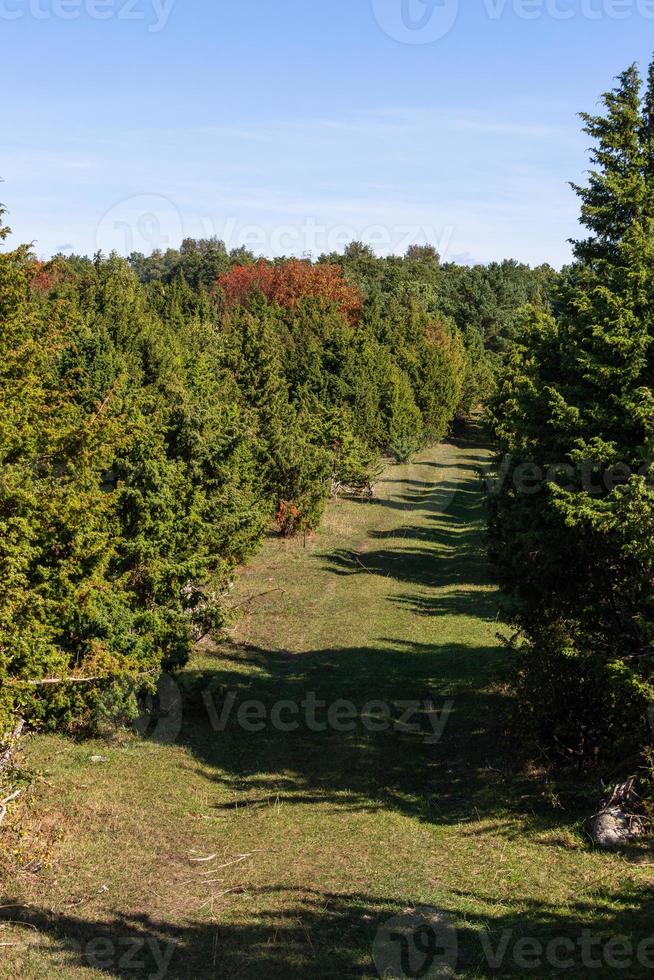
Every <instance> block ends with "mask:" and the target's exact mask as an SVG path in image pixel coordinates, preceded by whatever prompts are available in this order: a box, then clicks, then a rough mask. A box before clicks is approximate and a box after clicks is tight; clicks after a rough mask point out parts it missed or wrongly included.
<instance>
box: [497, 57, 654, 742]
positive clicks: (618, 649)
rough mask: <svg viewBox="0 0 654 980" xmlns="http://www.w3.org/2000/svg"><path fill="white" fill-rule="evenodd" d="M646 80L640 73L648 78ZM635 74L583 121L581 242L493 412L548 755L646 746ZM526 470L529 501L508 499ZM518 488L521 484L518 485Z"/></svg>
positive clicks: (509, 569)
mask: <svg viewBox="0 0 654 980" xmlns="http://www.w3.org/2000/svg"><path fill="white" fill-rule="evenodd" d="M650 76H651V72H650ZM639 92H640V79H639V76H638V73H637V70H636V69H635V68H634V67H632V68H630V69H628V70H627V71H626V72H625V73H623V75H621V76H620V77H619V79H618V85H617V87H616V88H615V89H614V90H613V91H611V92H609V93H608V94H607V95H605V96H604V100H603V101H604V105H605V110H606V111H605V114H604V115H603V116H593V117H591V116H584V120H585V122H586V131H587V132H588V133H590V134H591V135H592V136H593V137H594V138H595V139H596V141H597V146H596V148H595V150H594V151H593V160H594V162H595V164H596V169H595V170H593V171H592V172H591V175H590V182H589V186H588V187H585V188H578V192H579V195H580V197H581V201H582V220H583V222H584V223H585V224H586V226H587V228H588V229H589V231H590V236H589V237H588V238H587V239H586V240H584V241H581V242H577V243H576V244H575V252H576V255H577V263H576V265H575V266H574V267H573V269H572V270H571V271H570V273H569V275H568V277H567V280H566V281H564V283H563V286H562V288H561V291H560V295H559V297H558V298H557V304H556V305H557V308H558V316H557V318H556V319H554V318H553V317H551V316H550V315H548V314H546V313H544V312H543V311H538V310H534V311H533V312H532V314H531V316H530V317H529V318H528V323H527V325H526V329H525V332H524V333H523V336H522V338H521V340H520V343H519V344H518V345H516V347H515V349H514V351H513V352H512V354H511V356H510V358H509V361H508V364H507V367H506V369H505V371H504V372H503V375H502V376H501V378H500V384H499V389H498V394H497V397H496V400H495V404H494V407H493V417H494V420H495V428H496V432H497V434H498V437H499V440H500V444H501V448H502V449H503V450H504V452H506V453H508V454H510V455H511V458H512V466H513V470H512V471H511V473H510V477H511V478H510V479H507V480H506V481H505V483H504V485H503V487H502V490H501V492H500V493H499V495H498V496H497V497H496V498H495V499H494V500H493V517H492V529H493V535H494V547H495V550H496V554H497V557H498V560H499V566H500V571H501V574H502V576H503V580H504V583H505V585H506V586H507V588H508V589H509V590H510V592H511V593H512V595H513V596H514V598H515V600H516V601H517V606H516V617H517V621H518V623H519V624H520V625H521V626H522V627H523V629H524V630H525V632H526V635H527V637H528V640H529V647H528V650H529V653H528V657H527V662H526V667H525V669H524V671H523V674H522V691H523V695H524V699H525V706H526V707H527V709H528V711H529V712H530V724H531V726H532V729H533V730H534V731H535V732H537V733H538V735H539V736H540V737H541V739H542V740H543V741H544V742H545V743H546V744H548V745H549V746H550V747H552V746H558V747H559V748H563V749H564V751H567V752H569V753H573V754H575V755H576V756H578V757H584V756H588V755H589V754H591V753H594V752H595V753H596V752H605V753H607V754H611V752H613V754H614V755H616V754H617V753H619V752H620V751H621V750H622V751H626V748H625V747H626V746H629V745H631V746H632V747H633V746H634V745H635V744H637V742H638V738H639V737H640V738H641V740H644V739H645V738H646V736H647V732H648V730H647V724H646V718H647V706H648V698H651V697H653V696H654V687H652V683H651V682H652V678H653V676H654V673H653V670H652V667H653V664H652V659H651V656H650V655H648V654H647V651H648V649H649V645H650V644H651V639H652V634H653V626H652V624H653V623H654V607H653V605H652V595H651V581H652V576H653V574H654V539H652V538H651V537H648V536H647V534H646V535H645V537H643V536H642V534H640V533H638V532H637V531H636V519H635V514H636V513H637V514H639V519H640V520H641V521H642V527H643V529H647V528H649V527H651V525H652V515H653V514H654V509H653V508H654V489H653V487H652V482H651V477H650V476H649V475H648V474H647V472H646V468H647V462H648V460H649V459H651V457H652V451H653V450H654V399H653V395H652V390H651V379H652V375H651V368H650V364H651V356H652V346H653V344H654V317H653V312H652V311H653V305H652V299H653V298H654V261H653V260H654V251H653V249H654V234H653V231H654V227H653V225H652V218H653V213H652V207H651V202H652V200H653V198H652V190H653V188H652V178H651V175H650V174H649V170H648V164H647V159H648V154H647V146H648V139H649V136H648V132H649V123H648V112H649V110H648V99H649V98H650V96H649V95H648V96H647V97H646V100H645V102H644V104H643V103H641V100H640V97H639ZM525 464H527V465H528V466H530V467H532V469H530V470H529V472H530V473H533V472H534V470H533V467H534V466H535V467H537V472H540V473H541V475H542V477H543V478H544V480H543V481H542V482H541V484H540V486H538V485H537V486H535V487H534V486H533V485H532V486H530V487H529V488H527V490H525V487H524V486H522V487H520V486H519V483H520V473H521V472H522V473H524V472H526V471H525V470H524V469H521V467H523V466H524V465H525ZM516 477H517V479H516Z"/></svg>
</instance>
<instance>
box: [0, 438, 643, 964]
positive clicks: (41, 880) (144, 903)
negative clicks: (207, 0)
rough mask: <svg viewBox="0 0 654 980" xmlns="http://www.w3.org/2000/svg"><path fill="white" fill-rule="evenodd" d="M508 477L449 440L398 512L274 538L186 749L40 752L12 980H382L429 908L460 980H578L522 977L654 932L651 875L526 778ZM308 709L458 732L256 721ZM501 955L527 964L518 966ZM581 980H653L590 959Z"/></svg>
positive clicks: (19, 853)
mask: <svg viewBox="0 0 654 980" xmlns="http://www.w3.org/2000/svg"><path fill="white" fill-rule="evenodd" d="M485 458H486V450H485V448H484V447H483V445H480V444H477V443H476V442H475V440H474V438H473V437H469V438H468V439H467V440H461V441H458V442H457V443H448V444H444V445H442V446H440V447H437V448H436V449H434V450H431V451H429V452H427V453H424V454H423V455H422V456H421V457H419V458H418V460H417V461H416V462H415V463H414V464H412V465H410V466H403V467H400V466H395V467H392V468H390V469H389V470H388V472H387V474H386V475H385V478H384V480H383V481H382V482H381V483H380V484H379V487H378V499H377V500H376V501H374V502H364V501H344V500H340V501H337V502H335V503H333V504H332V505H330V508H329V510H328V514H327V518H326V521H325V524H324V527H323V529H322V530H321V531H320V533H319V534H318V535H316V537H315V538H312V539H310V540H308V541H307V542H306V546H305V545H304V543H303V542H302V541H280V540H278V539H274V538H271V539H270V540H269V541H268V542H267V543H266V545H265V546H264V549H263V551H262V553H261V554H260V555H259V557H258V559H257V560H256V562H254V563H253V564H252V565H251V566H250V567H249V568H247V569H246V570H244V572H243V575H242V576H241V579H240V582H239V585H238V588H237V589H236V590H235V593H234V599H233V604H234V605H235V606H239V607H240V609H241V611H242V612H244V613H245V614H244V615H242V617H241V618H240V619H239V621H238V624H237V626H236V628H235V629H234V630H233V633H232V635H231V636H230V639H229V641H226V642H224V643H222V644H221V645H220V646H218V647H214V646H212V645H203V647H202V648H201V649H200V650H199V651H198V654H197V657H196V659H195V661H194V663H192V664H191V665H190V666H189V668H188V670H187V671H186V672H185V674H184V677H183V678H182V686H183V688H184V692H185V709H184V718H183V727H182V730H181V732H180V734H179V737H178V738H177V739H176V740H175V741H174V742H173V743H172V744H158V743H157V742H155V741H153V740H151V739H148V738H145V739H137V738H123V739H122V740H118V741H115V742H111V743H106V742H94V743H92V744H89V743H74V742H71V741H68V740H66V739H64V738H61V737H55V736H48V737H46V736H39V737H36V738H34V739H33V740H32V741H31V743H30V744H29V746H28V749H27V760H26V762H27V764H28V765H29V766H30V767H32V768H33V769H36V770H38V771H40V772H41V773H42V775H43V779H40V780H38V781H37V782H36V784H35V789H34V791H33V793H32V795H31V798H30V800H29V805H24V806H22V807H20V808H18V809H16V810H15V811H14V812H13V814H12V816H11V818H10V820H9V821H8V822H7V823H6V824H5V828H6V829H5V830H4V831H3V840H4V842H5V849H6V850H7V851H11V852H13V853H12V854H9V855H8V856H6V857H5V860H4V863H3V867H4V869H5V876H6V878H5V882H4V894H5V897H4V900H3V901H2V902H1V903H0V904H1V905H2V906H3V908H2V909H1V910H0V916H2V917H3V920H4V921H3V924H1V925H0V943H7V944H13V945H6V946H0V976H2V977H5V976H6V977H14V976H18V975H20V976H23V977H28V978H30V977H43V976H49V977H77V976H80V977H101V976H107V975H110V976H140V975H143V976H145V975H150V976H153V975H156V973H157V971H156V964H155V963H154V960H153V958H152V955H149V958H148V957H146V959H145V960H144V965H143V968H142V969H130V968H128V967H129V964H126V963H125V962H123V963H122V965H121V963H120V962H119V961H120V957H121V955H124V953H125V952H127V950H128V945H129V943H130V942H131V941H132V940H134V939H137V940H138V941H147V942H154V941H158V942H161V943H163V944H164V945H165V944H166V943H173V944H174V948H173V947H172V946H171V947H170V952H171V956H172V958H171V960H170V965H169V969H168V972H167V976H168V977H179V978H193V977H220V978H228V977H229V978H232V977H236V978H246V980H249V978H273V980H274V978H279V980H282V978H284V980H293V978H306V980H309V978H314V977H315V978H334V980H336V978H346V977H375V976H377V971H376V969H375V967H374V965H373V960H372V948H373V942H374V939H375V935H376V933H377V930H378V928H379V927H380V926H381V925H382V924H383V923H384V922H385V921H386V920H387V919H388V918H389V917H390V916H392V915H395V914H397V913H399V912H401V911H403V910H405V909H408V908H413V907H416V906H431V907H435V908H437V909H439V910H442V911H443V912H444V913H445V914H446V915H447V916H448V917H449V918H450V919H451V920H452V922H453V923H454V925H455V926H456V928H457V931H458V940H459V947H460V948H459V957H458V967H457V973H456V975H457V976H461V977H480V978H482V977H491V976H543V977H545V976H547V977H549V976H554V975H558V974H557V970H556V968H553V967H552V966H551V965H547V964H546V965H544V966H543V967H541V968H535V969H530V968H527V967H524V966H521V965H519V963H516V961H515V956H514V953H515V951H516V946H515V943H516V941H517V940H519V939H520V937H527V938H530V939H534V940H538V941H541V942H548V941H549V940H551V939H554V938H566V937H569V938H571V939H572V940H573V941H576V940H577V939H578V938H579V937H580V936H581V934H582V930H583V929H585V928H590V929H591V930H592V931H593V934H594V935H596V936H600V935H602V936H604V938H605V939H606V938H609V937H611V936H615V935H618V934H631V935H633V936H635V937H637V938H638V939H642V938H644V937H647V936H650V935H654V915H653V914H652V912H651V908H652V905H651V890H652V881H653V879H652V872H651V867H650V866H649V864H648V863H647V862H645V863H639V862H638V860H637V859H636V858H635V857H633V856H629V855H620V854H605V853H602V852H599V851H597V850H595V849H593V847H592V846H591V845H590V843H589V841H588V839H587V837H586V835H585V834H584V831H583V824H582V819H581V817H582V813H581V811H580V810H579V809H578V805H579V804H578V799H577V796H576V794H575V793H574V792H570V793H568V792H567V791H566V790H565V788H563V789H561V788H559V787H557V788H552V787H548V786H547V784H545V785H544V784H543V781H542V780H540V781H539V779H538V778H537V776H536V774H533V775H531V776H530V775H529V774H525V773H521V772H518V771H517V769H516V766H515V763H514V762H513V760H514V759H515V758H516V757H517V754H516V753H514V752H513V751H512V750H513V748H515V746H512V745H511V742H510V739H509V740H508V741H507V739H506V737H505V728H506V724H507V718H509V717H510V716H509V713H508V710H507V709H508V708H509V707H510V705H509V703H508V697H509V696H508V695H507V693H506V688H505V686H504V685H503V679H504V677H505V673H506V668H507V654H506V652H505V649H504V647H503V646H502V645H501V643H500V641H499V640H498V638H497V633H498V630H499V629H500V628H501V624H500V623H499V621H498V596H497V592H496V590H495V588H494V586H493V585H492V583H491V581H490V579H489V574H488V568H487V565H486V560H485V540H484V512H483V496H482V492H481V484H480V480H479V477H478V473H477V470H478V467H479V466H480V465H481V464H482V463H483V461H484V459H485ZM271 590H283V591H271ZM262 593H267V594H263V595H261V594H262ZM249 597H256V598H251V599H250V598H249ZM203 692H204V696H205V697H207V692H208V695H209V696H210V698H211V703H212V704H214V705H215V707H216V710H218V711H219V710H220V707H221V705H222V703H224V700H225V698H226V697H227V696H228V695H229V694H230V692H232V695H233V697H235V708H234V712H233V714H232V716H231V717H230V719H229V722H228V724H227V725H226V727H225V729H224V730H223V731H215V730H214V729H213V728H212V725H211V724H210V718H209V714H208V712H207V709H206V705H205V701H204V700H203ZM308 692H313V693H314V694H315V696H316V698H317V699H318V700H322V701H325V702H326V703H328V704H333V702H334V701H336V700H338V699H347V700H348V701H349V702H351V703H352V704H354V705H355V706H356V707H357V709H358V710H359V711H362V710H363V709H364V706H366V705H367V704H368V708H367V709H366V711H367V714H366V715H365V718H366V720H367V721H368V722H369V721H370V717H371V710H372V709H370V707H369V702H371V701H382V702H385V703H388V704H390V705H391V710H392V713H393V715H392V719H391V720H392V721H395V720H397V718H398V717H399V714H400V713H401V709H400V708H399V707H398V706H397V705H396V704H395V702H397V701H398V700H408V701H418V702H421V704H423V705H424V703H425V702H426V701H427V700H431V701H432V702H433V703H434V705H435V706H436V708H437V709H440V708H441V707H442V706H443V705H445V704H448V705H449V706H450V707H451V714H450V715H449V718H448V720H447V725H446V727H445V730H444V734H443V737H442V738H441V739H440V741H438V742H437V743H436V744H434V743H433V741H430V740H428V739H427V738H426V736H427V735H428V734H429V733H430V732H432V731H433V729H431V728H430V721H429V717H428V716H427V715H426V714H425V713H424V711H423V713H422V714H421V715H420V725H421V730H419V731H401V730H398V729H397V728H395V727H394V726H391V727H390V728H389V729H388V730H386V731H379V732H374V733H373V732H370V731H368V729H367V728H366V727H365V725H364V724H363V721H362V719H361V718H359V719H358V721H357V724H356V727H355V729H354V730H353V731H351V732H347V733H339V732H336V731H333V730H327V731H324V732H314V731H311V730H309V729H308V728H307V727H306V726H305V725H304V724H302V725H301V727H300V729H299V730H298V731H295V732H292V733H289V732H280V731H276V730H275V729H274V728H273V727H271V726H270V725H266V726H265V727H264V729H263V730H262V731H260V732H244V731H243V730H242V728H241V727H240V726H239V724H238V722H237V720H235V718H234V714H235V713H236V710H237V708H238V706H239V705H241V704H242V703H243V702H244V701H247V700H256V701H257V702H261V703H262V704H263V705H264V706H266V708H267V709H270V708H272V706H273V705H274V704H275V703H277V702H279V701H280V700H284V701H289V702H292V703H293V704H296V705H297V704H300V703H301V702H302V700H303V699H304V698H306V696H307V694H308ZM518 754H519V753H518ZM94 755H102V756H103V757H105V758H106V761H105V762H100V763H97V762H96V763H93V762H91V761H90V760H91V757H92V756H94ZM588 812H590V811H588V810H586V815H588ZM211 855H215V857H213V858H212V860H209V861H203V862H201V861H197V860H193V859H194V858H202V857H209V856H211ZM30 862H31V863H30ZM41 862H42V863H41ZM484 936H488V937H489V941H490V943H491V945H492V946H493V947H496V946H497V945H498V944H499V943H500V942H501V941H502V938H503V937H504V939H505V941H506V942H507V952H506V956H505V959H504V961H503V962H502V964H501V966H499V967H498V968H496V969H493V968H492V967H491V966H489V965H488V963H487V961H486V959H485V956H484V953H483V945H482V937H484ZM507 936H508V940H507ZM105 938H106V939H108V940H109V942H110V943H111V944H112V946H107V947H105V946H103V945H102V940H103V939H105ZM98 940H99V941H100V942H99V943H98V945H97V946H96V947H92V946H91V947H89V945H88V944H89V942H93V941H98ZM119 942H120V943H121V944H122V945H119ZM75 943H76V944H77V945H73V944H75ZM80 948H81V949H82V950H83V951H86V952H88V951H89V949H91V951H92V950H93V949H94V948H95V949H96V954H97V955H100V956H101V957H103V958H102V959H101V962H96V964H95V966H94V965H93V964H92V963H91V964H90V963H89V960H88V957H87V956H85V955H84V953H82V954H80V952H79V950H80ZM157 948H158V947H157ZM149 949H150V954H151V950H152V947H149ZM139 957H140V958H143V957H142V955H141V952H140V951H138V956H137V957H135V958H136V959H138V958H139ZM560 972H561V973H564V972H567V974H568V975H573V976H574V977H586V976H588V977H590V976H594V977H596V976H607V977H611V976H630V977H640V976H649V975H650V974H651V972H652V969H651V968H649V969H648V968H646V967H644V966H641V965H640V964H639V963H638V962H633V961H632V962H631V965H630V966H629V968H628V969H626V970H625V969H618V968H617V967H616V968H612V967H611V966H610V964H609V963H607V962H606V961H604V962H603V965H602V966H601V967H600V968H598V967H596V966H595V967H593V966H586V965H584V963H583V962H582V961H581V958H580V956H579V954H578V953H576V954H575V960H574V965H573V967H572V968H570V967H568V968H567V969H566V970H563V969H562V970H561V971H560ZM434 975H436V974H434Z"/></svg>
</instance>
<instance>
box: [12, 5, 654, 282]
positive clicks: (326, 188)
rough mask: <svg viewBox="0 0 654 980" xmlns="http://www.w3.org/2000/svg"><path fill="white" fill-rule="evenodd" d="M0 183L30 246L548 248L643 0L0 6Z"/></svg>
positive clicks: (490, 254)
mask: <svg viewBox="0 0 654 980" xmlns="http://www.w3.org/2000/svg"><path fill="white" fill-rule="evenodd" d="M0 32H1V36H2V41H3V43H2V61H1V64H2V68H1V69H0V70H1V72H2V91H3V99H2V104H1V105H0V131H1V132H2V147H1V149H0V177H2V178H4V181H5V183H4V184H3V185H2V186H1V187H0V200H3V201H4V202H5V204H6V205H7V207H8V208H9V211H10V224H11V226H12V228H13V231H14V235H13V236H12V239H10V241H11V242H13V243H14V244H15V243H16V242H17V241H34V243H35V246H34V247H35V251H36V252H37V254H38V255H41V256H48V255H50V254H52V253H53V252H55V251H58V250H63V251H71V250H73V251H77V252H85V253H92V252H94V251H95V250H96V249H97V248H102V249H103V250H105V251H108V250H109V249H111V248H116V249H117V250H118V251H119V252H122V253H126V252H129V251H130V250H132V249H136V250H139V251H144V252H149V251H151V250H152V248H153V247H157V246H160V247H164V248H165V247H166V246H167V245H173V246H176V245H178V244H179V241H180V240H181V238H182V237H183V236H186V235H191V236H201V235H210V234H216V235H218V236H219V237H221V238H224V239H226V241H227V243H228V244H229V245H230V246H235V245H237V244H241V243H245V244H249V245H250V246H251V247H253V248H254V250H255V251H257V252H262V253H265V254H280V253H288V254H290V253H294V254H298V255H299V254H303V253H305V252H311V253H312V254H314V255H315V254H318V253H320V252H321V251H325V250H331V249H332V248H333V249H339V248H341V247H342V245H343V244H344V242H346V241H348V240H351V239H352V238H363V239H366V240H368V241H369V242H370V243H371V244H372V245H373V246H374V247H375V248H376V250H377V251H378V252H380V253H387V252H391V251H392V252H403V251H404V250H405V249H406V247H407V245H408V244H409V243H411V242H424V241H426V240H430V241H432V242H433V243H435V244H436V245H437V247H438V248H439V250H440V251H441V253H442V254H443V256H444V258H449V259H456V260H459V261H469V262H472V261H484V262H485V261H489V260H492V259H501V258H505V257H513V258H517V259H520V260H523V261H526V262H530V263H539V262H544V261H549V262H551V263H552V264H555V265H560V264H561V263H563V262H565V261H567V259H568V257H569V248H568V246H567V245H566V240H567V239H568V238H569V237H570V236H574V235H575V234H576V233H577V231H578V228H577V211H578V207H577V200H576V198H575V196H574V194H573V192H572V191H571V190H570V189H569V187H568V184H567V182H568V181H569V180H579V179H581V177H582V174H583V170H584V168H585V166H586V154H585V148H586V145H587V138H586V137H585V136H584V135H583V134H581V133H580V132H579V122H578V119H577V117H576V113H577V112H578V111H579V110H582V109H587V110H592V109H593V107H594V105H595V104H596V100H597V96H598V95H599V93H600V92H602V91H603V90H604V89H606V88H607V87H608V86H610V84H611V79H612V77H613V76H614V75H615V74H617V72H619V71H620V70H622V69H623V68H624V67H626V65H628V64H629V63H631V62H632V61H634V60H636V61H639V62H640V63H641V64H642V65H643V66H646V64H647V62H648V61H649V58H650V56H651V49H654V0H458V3H457V0H322V2H319V0H235V2H232V3H227V2H224V0H0Z"/></svg>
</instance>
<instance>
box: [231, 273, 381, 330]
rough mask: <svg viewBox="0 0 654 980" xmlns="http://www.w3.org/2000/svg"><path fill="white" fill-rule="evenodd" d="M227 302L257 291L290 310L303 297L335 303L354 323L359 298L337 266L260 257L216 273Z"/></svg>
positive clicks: (361, 299) (359, 305) (358, 311)
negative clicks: (219, 274) (276, 263)
mask: <svg viewBox="0 0 654 980" xmlns="http://www.w3.org/2000/svg"><path fill="white" fill-rule="evenodd" d="M218 285H219V286H220V288H221V289H222V291H223V295H224V297H225V302H226V304H227V306H228V307H229V306H234V305H235V304H236V303H245V302H247V300H248V298H249V297H250V296H252V294H253V293H255V292H256V291H260V292H261V293H263V295H264V296H265V297H266V299H267V300H268V302H270V303H278V304H279V305H280V306H282V307H284V308H285V309H289V310H292V309H293V308H294V307H295V306H297V304H298V302H299V301H300V300H302V299H305V298H307V297H311V298H312V299H318V300H322V301H323V302H325V303H326V304H327V303H333V304H335V305H336V306H337V307H338V308H339V310H340V311H341V312H342V313H343V314H345V316H346V317H347V318H348V320H349V321H350V322H351V323H354V322H355V321H356V319H357V317H358V315H359V313H360V311H361V307H362V305H363V298H362V296H361V293H360V292H359V290H358V289H357V287H356V286H355V285H354V284H353V283H351V282H348V281H347V279H345V278H344V276H343V271H342V269H341V268H340V266H337V265H328V264H326V263H323V264H320V265H311V264H310V263H309V262H303V261H301V260H300V259H290V260H289V261H288V262H284V263H283V264H280V265H273V264H272V263H271V262H266V261H265V260H263V259H262V260H261V261H260V262H257V263H255V264H253V265H235V266H234V267H233V268H232V269H230V271H229V272H225V273H223V275H221V276H219V277H218Z"/></svg>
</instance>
